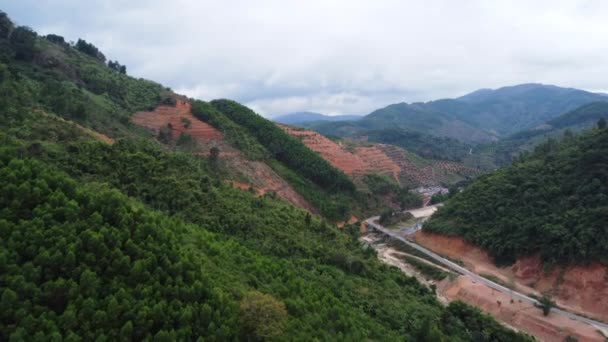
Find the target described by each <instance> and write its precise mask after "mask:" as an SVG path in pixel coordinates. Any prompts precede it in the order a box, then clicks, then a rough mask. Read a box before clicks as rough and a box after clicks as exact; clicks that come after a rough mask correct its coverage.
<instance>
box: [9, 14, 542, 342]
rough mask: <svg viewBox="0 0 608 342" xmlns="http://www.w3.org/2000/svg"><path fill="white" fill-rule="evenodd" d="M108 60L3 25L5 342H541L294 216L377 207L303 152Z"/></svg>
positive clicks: (237, 111) (290, 140)
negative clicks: (362, 202) (442, 296)
mask: <svg viewBox="0 0 608 342" xmlns="http://www.w3.org/2000/svg"><path fill="white" fill-rule="evenodd" d="M105 60H106V57H105V56H104V54H103V53H102V52H101V51H99V49H97V48H96V47H95V46H94V45H93V44H91V43H89V42H86V41H84V40H79V41H78V42H77V43H76V44H74V45H72V44H68V43H66V42H65V40H64V39H63V38H62V37H60V36H57V35H48V36H46V37H40V36H38V35H37V33H35V32H33V31H32V30H31V29H28V28H27V27H19V26H15V25H14V24H13V23H12V22H11V20H10V19H9V18H8V17H7V16H6V14H4V13H1V12H0V140H1V141H2V145H1V147H0V208H2V209H1V210H0V234H1V235H2V239H0V270H1V272H0V340H2V341H13V340H14V341H23V340H25V341H27V340H44V339H53V340H70V341H79V340H97V339H99V340H152V339H153V340H164V341H174V340H198V339H200V340H207V341H235V340H249V341H262V340H357V341H358V340H386V341H395V340H425V339H426V340H433V341H442V340H448V339H450V340H454V341H471V340H480V339H481V340H487V341H529V340H531V339H530V338H529V337H527V336H525V335H523V334H520V333H517V332H514V331H512V330H510V329H508V328H506V327H504V326H502V325H500V324H498V323H497V322H496V321H494V320H493V319H492V318H490V317H489V316H487V315H485V314H483V313H482V312H481V311H479V310H477V309H474V308H471V307H469V306H466V305H464V304H463V303H460V302H454V303H451V304H450V305H448V306H447V307H446V306H444V305H443V304H441V303H439V301H438V300H437V299H436V296H435V294H434V293H433V291H432V290H431V289H430V288H428V287H426V286H424V285H422V284H420V283H419V282H417V281H416V279H415V278H413V277H409V276H406V275H405V274H403V273H402V272H400V271H399V270H397V269H395V268H394V267H389V266H387V265H385V264H383V263H381V262H380V261H378V259H377V257H376V255H375V253H373V251H372V250H370V249H365V248H362V247H361V244H360V243H359V241H358V240H357V237H358V232H359V227H358V226H357V225H347V226H345V227H344V228H342V229H337V228H336V227H335V226H333V225H330V224H329V223H328V221H327V219H326V218H323V217H321V216H318V215H316V213H313V214H311V211H312V210H311V211H308V210H305V209H303V208H301V207H299V206H297V205H296V203H300V201H301V200H302V199H304V201H306V202H309V203H308V204H311V203H312V204H313V207H315V209H316V211H317V213H327V214H328V215H331V214H332V213H334V214H335V213H342V214H345V215H348V214H349V212H348V211H349V210H350V209H351V208H349V205H350V204H353V203H356V199H357V198H359V197H360V198H362V199H364V198H365V197H367V195H366V194H360V193H357V192H355V191H356V190H354V189H353V188H352V187H353V185H352V183H351V182H350V180H349V179H348V178H346V176H345V175H344V174H343V173H341V172H340V171H338V170H337V169H335V168H334V167H332V166H331V165H330V164H329V163H327V162H326V161H324V160H323V159H322V158H321V157H319V156H318V155H317V154H316V153H315V152H313V151H311V150H310V149H308V148H306V146H305V145H304V144H302V143H301V142H300V141H299V140H298V139H296V138H294V137H291V136H288V135H287V134H286V133H284V132H283V130H282V129H280V128H279V127H276V126H274V125H273V124H272V123H271V122H269V121H268V120H265V119H264V118H262V117H260V116H259V115H257V114H255V113H253V112H252V111H251V110H250V109H248V108H246V107H244V106H242V105H240V104H238V103H235V102H233V101H228V100H216V101H212V102H210V103H208V102H203V101H197V100H192V99H187V98H185V97H183V96H180V95H178V94H175V93H173V92H172V91H171V90H169V89H168V88H166V87H164V86H162V85H160V84H158V83H155V82H152V81H147V80H143V79H136V78H133V77H130V76H129V75H128V74H127V73H126V67H125V66H124V65H120V63H118V62H117V61H112V62H111V63H106V62H105ZM332 180H335V182H332ZM325 188H327V190H325ZM285 189H290V191H289V192H287V191H286V190H285ZM294 189H299V191H302V190H301V189H306V190H307V192H304V191H302V192H298V191H295V190H294ZM330 191H331V193H330ZM280 194H283V195H285V196H286V197H285V198H283V197H281V196H280ZM287 194H290V196H291V195H293V196H295V195H299V196H301V198H298V199H295V198H291V200H292V202H290V201H289V200H288V199H289V197H287ZM294 194H295V195H294ZM342 211H344V212H342ZM387 294H390V295H387ZM448 336H449V337H448ZM480 336H481V337H480Z"/></svg>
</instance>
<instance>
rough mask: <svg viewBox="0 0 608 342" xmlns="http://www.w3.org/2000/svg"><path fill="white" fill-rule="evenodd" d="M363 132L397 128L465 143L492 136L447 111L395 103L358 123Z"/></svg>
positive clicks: (485, 139) (488, 138)
mask: <svg viewBox="0 0 608 342" xmlns="http://www.w3.org/2000/svg"><path fill="white" fill-rule="evenodd" d="M358 124H359V126H360V127H364V128H365V129H366V130H375V129H387V128H399V129H403V130H407V131H414V132H422V133H427V134H430V135H434V136H438V137H450V138H455V139H458V140H461V141H465V142H484V141H491V140H493V139H495V137H494V136H493V135H492V134H491V133H489V132H487V131H484V130H483V129H480V128H478V127H476V126H474V125H471V124H469V123H468V122H467V121H465V120H463V119H460V118H458V117H456V116H455V115H454V114H452V113H450V112H448V111H439V110H435V109H434V108H432V107H429V106H428V105H426V104H423V103H413V104H407V103H397V104H392V105H389V106H387V107H385V108H381V109H378V110H376V111H374V112H372V113H370V114H368V115H367V116H365V117H364V118H363V119H361V120H360V121H359V122H358Z"/></svg>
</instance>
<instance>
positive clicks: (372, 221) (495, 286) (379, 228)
mask: <svg viewBox="0 0 608 342" xmlns="http://www.w3.org/2000/svg"><path fill="white" fill-rule="evenodd" d="M379 218H380V216H374V217H370V218H368V219H367V220H365V223H367V225H368V226H370V227H372V228H374V229H375V230H377V231H379V232H381V233H383V234H386V235H388V236H390V237H392V238H395V239H397V240H399V241H401V242H403V243H405V244H407V245H408V246H410V247H412V248H415V249H417V250H418V251H420V252H422V253H424V254H426V255H428V256H429V257H431V258H433V259H434V260H436V261H438V262H439V263H441V264H443V265H445V266H447V267H448V268H450V269H452V270H454V271H456V272H458V273H460V274H463V275H466V276H468V277H470V278H471V279H473V280H474V281H476V282H479V283H482V284H484V285H486V286H488V287H490V288H493V289H495V290H497V291H500V292H503V293H508V294H509V295H511V296H513V297H514V298H517V299H519V300H522V301H524V302H528V303H531V304H538V301H537V300H536V299H534V298H532V297H528V296H526V295H524V294H521V293H519V292H516V291H513V290H511V289H509V288H507V287H505V286H502V285H500V284H497V283H495V282H493V281H491V280H489V279H486V278H484V277H481V276H479V275H478V274H476V273H473V272H471V271H469V270H467V269H466V268H464V267H462V266H460V265H458V264H456V263H454V262H452V261H450V260H448V259H446V258H443V257H441V256H440V255H438V254H437V253H434V252H433V251H431V250H428V249H426V248H424V247H422V246H420V245H418V244H415V243H413V242H411V241H408V240H406V239H404V238H403V237H402V236H400V235H399V234H397V233H394V232H392V231H390V230H389V229H387V228H384V226H382V225H380V224H378V223H376V222H377V221H378V219H379ZM551 313H554V314H558V315H562V316H565V317H568V318H570V319H572V320H575V321H579V322H583V323H587V324H591V325H594V326H596V327H600V328H602V329H608V324H605V323H602V322H598V321H595V320H592V319H589V318H586V317H583V316H579V315H576V314H573V313H571V312H568V311H564V310H561V309H558V308H553V309H551Z"/></svg>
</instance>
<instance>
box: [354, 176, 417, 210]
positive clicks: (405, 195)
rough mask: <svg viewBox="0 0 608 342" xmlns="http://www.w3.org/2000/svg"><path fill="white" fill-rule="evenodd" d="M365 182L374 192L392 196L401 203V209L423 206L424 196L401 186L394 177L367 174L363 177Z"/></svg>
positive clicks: (393, 199) (396, 201) (394, 200)
mask: <svg viewBox="0 0 608 342" xmlns="http://www.w3.org/2000/svg"><path fill="white" fill-rule="evenodd" d="M363 183H365V185H367V187H368V188H369V191H370V192H371V193H372V194H374V195H378V196H384V197H387V196H388V197H390V198H391V200H392V201H393V202H395V203H398V204H399V208H401V210H407V209H414V208H419V207H421V206H422V197H421V196H420V194H418V193H415V192H411V191H409V189H407V188H403V187H400V186H399V185H397V183H395V181H394V180H393V179H392V178H390V177H388V176H386V175H378V174H368V175H365V176H364V177H363Z"/></svg>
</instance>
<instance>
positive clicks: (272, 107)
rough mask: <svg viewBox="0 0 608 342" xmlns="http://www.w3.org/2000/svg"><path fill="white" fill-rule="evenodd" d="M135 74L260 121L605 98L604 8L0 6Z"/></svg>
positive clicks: (385, 0) (25, 1) (70, 1)
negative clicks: (524, 99)
mask: <svg viewBox="0 0 608 342" xmlns="http://www.w3.org/2000/svg"><path fill="white" fill-rule="evenodd" d="M0 9H2V10H3V11H5V12H7V13H8V15H9V16H10V17H11V18H12V19H13V21H15V22H17V24H20V25H27V26H30V27H32V28H33V29H34V30H35V31H37V32H38V33H39V34H42V35H44V34H48V33H55V34H59V35H62V36H64V37H65V38H66V40H68V41H76V40H77V39H78V38H83V39H85V40H87V41H89V42H92V43H93V44H95V45H96V46H97V47H99V48H100V50H101V51H102V52H104V54H105V55H106V57H108V59H112V60H118V61H119V62H120V63H121V64H126V65H127V71H128V73H129V74H130V75H132V76H135V77H143V78H146V79H151V80H154V81H157V82H159V83H162V84H163V85H166V86H169V87H171V88H172V89H173V90H175V91H176V92H178V93H180V94H185V95H188V96H190V97H194V98H198V99H202V100H211V99H215V98H230V99H234V100H236V101H239V102H241V103H243V104H245V105H247V106H249V107H251V108H253V109H254V110H256V111H257V112H258V113H260V114H262V115H264V116H266V117H273V116H277V115H281V114H286V113H291V112H296V111H314V112H320V113H325V114H330V115H335V114H368V113H370V112H372V111H373V110H375V109H378V108H381V107H384V106H386V105H389V104H391V103H398V102H417V101H429V100H435V99H439V98H448V97H457V96H461V95H464V94H466V93H469V92H471V91H474V90H476V89H479V88H497V87H501V86H508V85H515V84H519V83H529V82H538V83H545V84H555V85H559V86H566V87H574V88H580V89H585V90H590V91H602V92H606V91H607V90H608V84H607V83H606V82H608V77H607V76H608V59H607V56H608V44H607V42H608V38H607V37H608V24H606V18H608V1H603V0H598V1H584V0H581V1H562V0H552V1H543V0H537V1H518V0H511V1H500V0H495V1H484V0H459V1H453V0H445V1H441V0H426V1H408V0H398V1H392V0H370V1H359V0H346V1H338V0H336V1H332V0H319V1H317V0H306V1H285V0H268V1H265V0H248V1H247V0H243V1H233V0H223V1H207V0H198V1H197V0H189V1H188V0H172V1H161V0H150V1H139V0H132V1H126V0H123V1H119V0H104V1H92V0H88V1H81V0H0Z"/></svg>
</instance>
